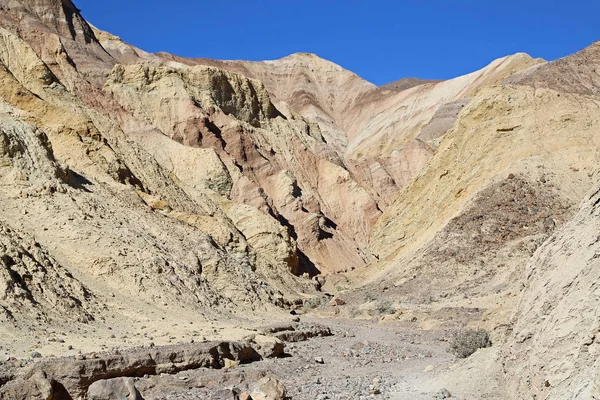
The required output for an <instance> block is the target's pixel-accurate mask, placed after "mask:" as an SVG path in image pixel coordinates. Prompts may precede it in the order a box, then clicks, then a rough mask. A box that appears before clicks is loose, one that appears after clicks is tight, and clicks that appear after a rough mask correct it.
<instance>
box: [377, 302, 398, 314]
mask: <svg viewBox="0 0 600 400" xmlns="http://www.w3.org/2000/svg"><path fill="white" fill-rule="evenodd" d="M377 312H378V313H379V314H380V315H387V314H393V313H395V312H396V310H395V309H394V306H393V305H392V303H391V302H390V301H387V300H385V301H383V300H382V301H379V302H378V303H377Z"/></svg>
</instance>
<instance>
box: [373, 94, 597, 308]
mask: <svg viewBox="0 0 600 400" xmlns="http://www.w3.org/2000/svg"><path fill="white" fill-rule="evenodd" d="M598 105H599V102H598V99H595V98H590V97H582V96H578V95H572V94H562V93H557V92H554V91H551V90H537V91H536V90H534V89H533V88H529V87H526V86H509V85H505V86H492V87H487V88H484V89H482V90H481V91H480V93H479V94H478V95H477V96H475V97H474V98H473V100H471V102H470V103H469V104H468V105H467V106H466V107H465V108H464V109H463V110H462V111H461V113H460V115H459V118H458V121H457V123H456V124H455V125H454V127H453V128H452V129H451V131H450V132H448V133H447V134H446V135H445V137H444V138H443V140H442V141H441V143H440V147H439V149H438V151H437V153H436V154H435V156H434V157H433V158H432V159H431V161H430V162H429V163H428V165H427V167H426V168H425V169H424V170H423V171H422V173H421V174H420V175H419V176H417V178H415V180H414V181H412V182H411V184H410V185H409V186H407V188H406V189H405V190H404V191H403V192H402V193H401V195H400V197H399V198H398V200H397V201H396V202H395V203H394V205H393V206H392V207H390V209H389V210H388V211H386V213H385V214H384V215H383V216H382V218H381V219H380V220H379V221H378V224H377V226H376V228H375V234H374V239H373V241H372V245H371V246H372V251H373V252H374V253H375V254H378V255H379V266H377V267H375V268H376V269H380V270H381V271H385V272H384V274H385V275H387V276H386V280H388V281H391V282H393V283H395V284H396V290H397V291H398V292H397V294H398V295H400V294H401V295H402V296H408V297H410V298H412V299H420V301H423V299H429V298H430V297H431V296H433V297H432V298H433V299H438V300H439V299H440V296H441V295H442V294H445V295H448V294H450V295H453V296H457V297H458V298H460V297H462V295H465V296H469V297H470V298H472V297H473V296H475V297H477V296H487V295H489V294H495V293H497V292H503V291H507V292H510V291H511V290H512V291H513V293H514V290H515V288H518V285H519V283H518V282H519V281H518V279H516V278H515V275H514V274H515V273H516V274H517V276H518V274H519V268H520V265H521V264H522V263H524V262H526V260H527V259H528V258H529V257H530V254H531V251H532V250H534V249H535V247H536V246H537V245H538V244H539V243H540V242H541V241H543V240H544V238H545V237H546V236H547V235H548V232H551V231H552V230H553V229H554V227H555V226H556V225H560V224H561V223H562V222H564V221H565V219H567V218H568V217H569V216H570V214H571V213H572V209H573V207H574V206H575V205H576V204H577V203H578V201H579V199H580V198H581V196H583V193H585V192H586V191H587V190H588V188H589V187H590V186H591V184H592V183H593V181H594V179H595V172H596V170H597V160H598V157H600V154H599V152H598V149H599V148H598V145H599V144H600V143H599V142H598V136H597V135H596V132H597V129H598V128H599V125H600V120H599V119H598V116H597V113H596V111H595V110H596V109H597V107H598ZM371 273H372V272H371ZM515 285H516V286H515ZM491 297H492V298H494V297H496V296H491ZM492 305H493V303H492Z"/></svg>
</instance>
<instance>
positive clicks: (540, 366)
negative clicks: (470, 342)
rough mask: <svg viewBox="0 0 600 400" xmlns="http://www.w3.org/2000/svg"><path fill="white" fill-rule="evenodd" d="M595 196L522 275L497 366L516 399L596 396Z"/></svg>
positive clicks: (599, 225)
mask: <svg viewBox="0 0 600 400" xmlns="http://www.w3.org/2000/svg"><path fill="white" fill-rule="evenodd" d="M599 204H600V191H598V190H595V191H594V192H593V193H591V194H590V195H588V196H586V199H585V201H584V202H583V204H582V206H581V209H580V210H579V212H578V213H577V215H576V216H575V217H574V218H573V219H572V220H571V221H569V223H567V224H566V225H564V227H563V228H562V229H560V230H559V231H557V232H556V233H555V234H554V235H552V237H551V238H550V239H549V240H548V241H546V243H544V245H543V246H541V247H540V248H539V249H538V251H537V252H536V253H535V255H534V256H533V257H532V259H531V261H530V262H529V265H528V266H527V268H526V270H525V271H524V276H525V283H524V286H525V287H524V288H523V292H522V294H521V297H520V299H519V303H518V305H517V307H516V311H515V313H514V314H513V316H512V319H511V327H510V330H509V331H508V337H507V341H506V343H505V344H504V345H503V354H502V360H501V361H502V365H503V371H504V373H505V374H506V381H507V383H508V386H509V388H510V390H511V394H512V398H515V399H530V398H532V397H534V398H544V399H565V398H572V399H597V398H600V380H599V379H598V377H599V376H600V362H599V361H598V351H599V350H600V325H599V322H598V321H599V319H600V307H599V306H598V297H599V296H600V290H599V289H598V285H597V282H598V280H599V279H600V265H599V262H598V254H599V251H600V242H599V240H598V229H600V207H599Z"/></svg>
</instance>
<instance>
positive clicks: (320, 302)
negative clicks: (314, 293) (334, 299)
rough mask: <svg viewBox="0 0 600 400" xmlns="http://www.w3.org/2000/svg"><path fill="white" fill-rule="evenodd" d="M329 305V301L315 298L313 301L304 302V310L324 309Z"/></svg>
mask: <svg viewBox="0 0 600 400" xmlns="http://www.w3.org/2000/svg"><path fill="white" fill-rule="evenodd" d="M326 303H327V299H326V298H324V297H313V298H312V299H308V300H306V301H305V302H304V308H307V309H309V310H312V309H315V308H319V307H322V306H323V305H324V304H326Z"/></svg>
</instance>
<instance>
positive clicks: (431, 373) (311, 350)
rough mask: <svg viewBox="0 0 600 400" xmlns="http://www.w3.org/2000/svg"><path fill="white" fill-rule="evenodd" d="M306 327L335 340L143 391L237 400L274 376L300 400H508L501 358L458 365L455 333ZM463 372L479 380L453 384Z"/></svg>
mask: <svg viewBox="0 0 600 400" xmlns="http://www.w3.org/2000/svg"><path fill="white" fill-rule="evenodd" d="M303 321H305V322H309V323H310V322H314V323H318V324H323V325H326V326H328V327H330V328H331V330H332V332H333V333H334V335H333V336H329V337H319V338H314V339H311V340H309V341H305V342H298V343H288V344H287V346H286V353H288V355H289V356H288V357H285V358H275V359H267V360H264V361H260V362H256V363H252V364H247V365H240V366H239V367H237V368H235V369H232V370H229V371H227V370H225V371H210V370H202V369H199V370H195V371H186V372H182V373H180V374H178V375H176V376H167V377H150V378H146V379H144V378H141V379H140V380H139V381H138V382H137V383H136V386H137V387H138V388H139V389H140V392H141V393H142V395H143V396H144V398H145V399H146V400H159V399H161V400H162V399H166V400H175V399H181V400H198V399H221V398H223V399H225V398H227V399H230V398H234V397H231V396H232V391H231V390H232V389H233V390H234V391H235V390H238V391H239V392H243V391H244V390H248V388H249V387H251V386H252V384H253V383H254V382H255V381H256V380H257V379H259V378H260V377H261V376H264V375H265V374H269V373H274V374H275V375H276V376H277V378H278V379H279V380H280V381H281V382H282V383H283V384H284V385H285V387H286V388H287V395H288V396H289V398H291V399H294V400H308V399H310V400H314V399H323V400H324V399H367V398H369V399H370V398H375V399H402V400H404V399H406V400H408V399H417V400H418V399H432V398H443V397H438V396H439V394H440V391H441V390H442V389H444V388H445V389H447V390H448V392H449V393H451V395H452V398H455V399H475V398H477V399H482V398H485V399H503V398H504V396H502V394H501V393H499V390H498V385H497V384H494V382H493V381H492V380H491V379H490V376H491V375H492V374H491V372H490V371H489V370H487V369H486V366H485V363H486V361H488V360H489V359H490V355H492V354H493V353H494V352H493V351H490V350H491V349H486V350H480V351H478V352H477V353H476V354H475V355H474V356H472V357H471V358H470V359H468V360H466V361H465V360H457V359H456V358H454V357H453V356H451V355H450V354H448V353H447V352H446V349H447V347H448V343H447V339H448V338H450V337H451V335H452V334H453V332H452V331H449V330H433V331H419V330H414V329H407V328H406V326H405V325H406V324H402V323H400V322H391V323H378V322H376V321H373V320H356V319H355V320H352V319H341V318H340V319H320V318H314V319H309V318H303ZM321 360H322V363H321ZM459 369H462V370H467V371H468V370H471V371H472V372H476V375H477V378H478V379H472V377H471V376H468V375H469V374H467V376H468V379H462V380H461V379H456V380H455V379H453V376H454V375H458V370H459ZM454 371H456V373H453V372H454ZM488 372H489V374H488ZM471 375H472V374H471ZM461 376H465V374H464V371H461ZM483 382H485V384H482V383H483ZM182 383H184V384H182ZM185 383H187V384H185ZM198 386H199V387H198ZM145 388H153V390H150V391H146V392H145V390H144V389H145ZM159 388H160V389H159ZM149 392H152V393H151V394H148V393H149Z"/></svg>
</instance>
